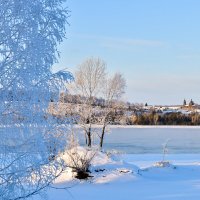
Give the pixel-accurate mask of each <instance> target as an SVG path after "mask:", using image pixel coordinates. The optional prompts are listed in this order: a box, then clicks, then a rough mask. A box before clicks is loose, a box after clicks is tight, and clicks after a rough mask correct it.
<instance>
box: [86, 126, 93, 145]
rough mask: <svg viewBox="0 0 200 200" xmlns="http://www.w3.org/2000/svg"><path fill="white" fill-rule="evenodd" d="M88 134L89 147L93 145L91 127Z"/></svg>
mask: <svg viewBox="0 0 200 200" xmlns="http://www.w3.org/2000/svg"><path fill="white" fill-rule="evenodd" d="M87 136H88V147H91V146H92V138H91V128H89V130H88V134H87Z"/></svg>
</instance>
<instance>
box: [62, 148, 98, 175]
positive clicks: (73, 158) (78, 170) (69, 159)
mask: <svg viewBox="0 0 200 200" xmlns="http://www.w3.org/2000/svg"><path fill="white" fill-rule="evenodd" d="M96 152H97V151H96V150H95V149H93V148H84V147H80V146H74V147H73V148H71V149H68V150H67V151H66V153H65V162H66V164H67V166H68V167H69V168H71V169H72V170H73V172H74V173H75V178H78V179H86V178H88V177H89V172H90V170H89V168H90V165H91V162H92V160H93V158H94V157H95V155H96Z"/></svg>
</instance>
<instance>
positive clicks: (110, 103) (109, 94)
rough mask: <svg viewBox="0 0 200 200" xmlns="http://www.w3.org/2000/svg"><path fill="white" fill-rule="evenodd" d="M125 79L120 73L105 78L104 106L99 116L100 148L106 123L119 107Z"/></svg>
mask: <svg viewBox="0 0 200 200" xmlns="http://www.w3.org/2000/svg"><path fill="white" fill-rule="evenodd" d="M125 87H126V81H125V79H124V77H123V76H122V74H120V73H116V74H114V76H113V77H111V78H110V77H108V78H105V82H104V88H103V96H104V99H105V108H104V111H103V114H102V118H101V124H102V129H101V133H100V144H99V146H100V148H102V147H103V142H104V136H105V132H106V127H107V125H108V124H109V123H110V122H111V121H112V120H111V117H112V114H113V113H114V112H115V111H116V110H117V109H119V108H120V107H121V104H120V102H119V99H120V98H121V96H122V95H123V94H124V92H125Z"/></svg>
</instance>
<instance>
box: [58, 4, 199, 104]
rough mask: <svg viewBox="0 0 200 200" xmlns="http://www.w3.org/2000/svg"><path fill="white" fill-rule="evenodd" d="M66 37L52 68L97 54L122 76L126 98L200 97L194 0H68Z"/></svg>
mask: <svg viewBox="0 0 200 200" xmlns="http://www.w3.org/2000/svg"><path fill="white" fill-rule="evenodd" d="M66 5H67V6H68V8H69V10H71V13H70V15H71V16H70V18H69V23H70V26H68V27H67V38H68V39H67V40H65V41H64V42H63V44H62V45H61V46H60V47H59V49H60V52H61V58H60V60H59V63H58V64H56V65H55V69H56V70H59V69H63V68H68V69H69V70H70V71H71V72H73V71H74V70H75V69H76V67H77V66H78V64H80V63H81V62H82V61H84V60H85V59H86V58H88V57H91V56H93V57H96V56H98V57H100V58H102V59H103V60H105V61H106V63H107V68H108V71H109V72H110V73H114V72H121V73H122V74H123V75H124V77H125V78H126V80H127V88H126V95H125V100H127V101H130V102H138V103H145V102H147V103H149V104H181V103H182V102H183V99H184V98H186V100H188V101H189V100H190V99H191V98H192V99H193V100H194V101H195V102H197V103H200V89H199V86H200V12H199V8H200V1H199V0H165V1H164V0H96V1H95V0H82V1H81V0H68V1H67V3H66Z"/></svg>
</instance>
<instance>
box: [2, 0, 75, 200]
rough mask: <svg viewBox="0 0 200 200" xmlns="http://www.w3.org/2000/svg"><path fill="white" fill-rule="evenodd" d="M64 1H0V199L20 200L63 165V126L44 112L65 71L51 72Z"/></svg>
mask: <svg viewBox="0 0 200 200" xmlns="http://www.w3.org/2000/svg"><path fill="white" fill-rule="evenodd" d="M63 2H64V0H34V1H32V0H25V1H24V0H11V1H10V0H9V1H3V0H1V1H0V101H1V103H0V137H1V140H0V199H2V200H17V199H25V198H27V197H30V196H32V195H34V194H37V193H39V192H40V191H41V190H42V189H44V188H45V187H46V186H48V185H49V184H50V183H51V182H52V181H53V180H54V179H55V178H56V177H57V176H58V175H59V174H60V173H61V172H62V171H63V168H64V162H63V161H62V160H61V159H60V158H59V157H58V154H59V153H60V152H62V151H63V150H64V149H65V146H66V133H67V127H66V126H65V125H62V124H58V123H57V119H56V118H54V117H53V116H51V115H49V114H48V112H47V108H48V105H49V102H50V101H54V102H56V101H57V100H58V96H59V90H60V89H61V87H62V85H63V84H64V82H65V81H69V80H71V79H72V75H71V74H70V73H69V72H64V71H62V72H58V73H56V74H53V73H52V71H51V67H52V65H53V64H54V63H55V62H56V61H57V55H58V51H57V44H58V43H60V42H62V40H63V38H64V35H65V24H66V22H67V17H68V13H67V10H66V9H65V8H63V7H62V3H63Z"/></svg>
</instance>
